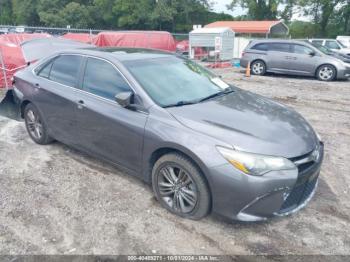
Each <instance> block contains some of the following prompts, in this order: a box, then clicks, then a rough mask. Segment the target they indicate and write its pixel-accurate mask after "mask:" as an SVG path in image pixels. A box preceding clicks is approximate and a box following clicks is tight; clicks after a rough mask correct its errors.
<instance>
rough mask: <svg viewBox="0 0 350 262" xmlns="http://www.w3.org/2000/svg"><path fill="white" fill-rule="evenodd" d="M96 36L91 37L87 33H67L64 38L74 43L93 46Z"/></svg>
mask: <svg viewBox="0 0 350 262" xmlns="http://www.w3.org/2000/svg"><path fill="white" fill-rule="evenodd" d="M95 36H96V35H91V34H87V33H67V34H64V35H63V36H62V37H63V38H66V39H70V40H74V41H79V42H82V43H86V44H91V43H92V41H93V39H94V37H95Z"/></svg>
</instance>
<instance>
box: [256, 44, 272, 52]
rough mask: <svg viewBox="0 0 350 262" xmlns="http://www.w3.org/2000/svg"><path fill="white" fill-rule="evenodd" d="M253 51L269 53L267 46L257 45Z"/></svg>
mask: <svg viewBox="0 0 350 262" xmlns="http://www.w3.org/2000/svg"><path fill="white" fill-rule="evenodd" d="M252 49H255V50H261V51H267V49H268V48H267V44H257V45H255V46H253V47H252Z"/></svg>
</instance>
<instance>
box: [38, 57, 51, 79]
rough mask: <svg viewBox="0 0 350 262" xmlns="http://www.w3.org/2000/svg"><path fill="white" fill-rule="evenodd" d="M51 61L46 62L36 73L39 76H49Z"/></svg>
mask: <svg viewBox="0 0 350 262" xmlns="http://www.w3.org/2000/svg"><path fill="white" fill-rule="evenodd" d="M52 63H53V62H52V61H51V62H49V63H48V64H46V65H45V66H44V67H43V68H42V69H40V71H39V74H38V75H39V76H41V77H45V78H49V76H50V71H51V67H52Z"/></svg>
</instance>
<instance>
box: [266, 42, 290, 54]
mask: <svg viewBox="0 0 350 262" xmlns="http://www.w3.org/2000/svg"><path fill="white" fill-rule="evenodd" d="M269 51H277V52H287V53H289V52H290V45H289V44H283V43H270V44H269Z"/></svg>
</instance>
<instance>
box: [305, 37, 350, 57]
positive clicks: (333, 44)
mask: <svg viewBox="0 0 350 262" xmlns="http://www.w3.org/2000/svg"><path fill="white" fill-rule="evenodd" d="M307 40H308V41H309V42H311V43H313V44H317V45H322V46H325V47H327V48H329V49H331V50H333V51H334V52H338V53H341V54H345V55H349V56H350V48H349V47H347V46H345V45H344V44H342V43H341V42H340V41H338V40H335V39H307Z"/></svg>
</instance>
